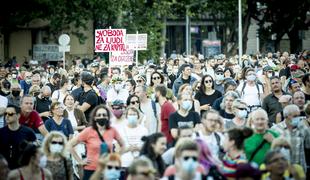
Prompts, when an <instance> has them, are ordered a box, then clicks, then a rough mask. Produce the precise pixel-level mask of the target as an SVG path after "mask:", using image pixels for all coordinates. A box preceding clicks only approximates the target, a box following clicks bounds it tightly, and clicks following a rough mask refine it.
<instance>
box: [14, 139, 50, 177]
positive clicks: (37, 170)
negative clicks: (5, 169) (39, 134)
mask: <svg viewBox="0 0 310 180" xmlns="http://www.w3.org/2000/svg"><path fill="white" fill-rule="evenodd" d="M21 148H22V149H23V152H22V154H21V159H20V165H21V167H20V168H18V169H15V170H12V171H11V172H10V173H9V176H8V180H15V179H21V180H24V179H25V180H26V179H38V180H52V179H53V177H52V174H51V172H50V171H49V170H47V169H45V168H41V167H40V162H41V158H43V154H42V152H41V151H40V149H39V148H38V147H37V146H36V145H33V144H28V143H27V142H24V143H23V144H21Z"/></svg>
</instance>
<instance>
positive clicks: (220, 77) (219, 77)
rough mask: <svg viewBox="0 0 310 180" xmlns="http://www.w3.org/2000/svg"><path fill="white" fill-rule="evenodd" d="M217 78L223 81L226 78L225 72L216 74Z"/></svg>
mask: <svg viewBox="0 0 310 180" xmlns="http://www.w3.org/2000/svg"><path fill="white" fill-rule="evenodd" d="M215 78H216V80H218V81H223V80H224V75H223V74H219V75H215Z"/></svg>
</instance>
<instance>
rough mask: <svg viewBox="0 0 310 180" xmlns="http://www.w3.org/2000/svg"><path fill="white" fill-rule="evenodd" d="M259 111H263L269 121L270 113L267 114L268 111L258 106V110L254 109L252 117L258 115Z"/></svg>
mask: <svg viewBox="0 0 310 180" xmlns="http://www.w3.org/2000/svg"><path fill="white" fill-rule="evenodd" d="M257 113H263V114H264V116H265V117H266V119H267V121H268V114H267V112H266V111H265V110H264V109H262V108H258V109H256V110H254V111H253V112H252V118H254V117H255V116H256V114H257Z"/></svg>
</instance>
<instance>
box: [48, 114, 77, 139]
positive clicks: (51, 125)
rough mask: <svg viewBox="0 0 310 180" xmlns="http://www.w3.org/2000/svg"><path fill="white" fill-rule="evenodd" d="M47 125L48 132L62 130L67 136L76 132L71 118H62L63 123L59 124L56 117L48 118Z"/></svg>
mask: <svg viewBox="0 0 310 180" xmlns="http://www.w3.org/2000/svg"><path fill="white" fill-rule="evenodd" d="M45 127H46V130H47V131H48V132H50V131H60V132H62V133H63V134H64V135H65V136H67V137H69V136H70V135H72V134H73V133H74V132H73V128H72V125H71V122H70V120H69V119H62V121H61V123H60V124H57V123H56V122H55V120H54V119H52V118H50V119H48V120H46V122H45Z"/></svg>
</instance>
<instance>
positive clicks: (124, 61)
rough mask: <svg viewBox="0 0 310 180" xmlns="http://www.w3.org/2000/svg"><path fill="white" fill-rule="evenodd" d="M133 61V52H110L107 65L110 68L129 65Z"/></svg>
mask: <svg viewBox="0 0 310 180" xmlns="http://www.w3.org/2000/svg"><path fill="white" fill-rule="evenodd" d="M133 59H134V51H133V50H128V51H121V52H112V56H111V57H110V61H109V64H110V65H111V66H120V65H131V64H132V63H133Z"/></svg>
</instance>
